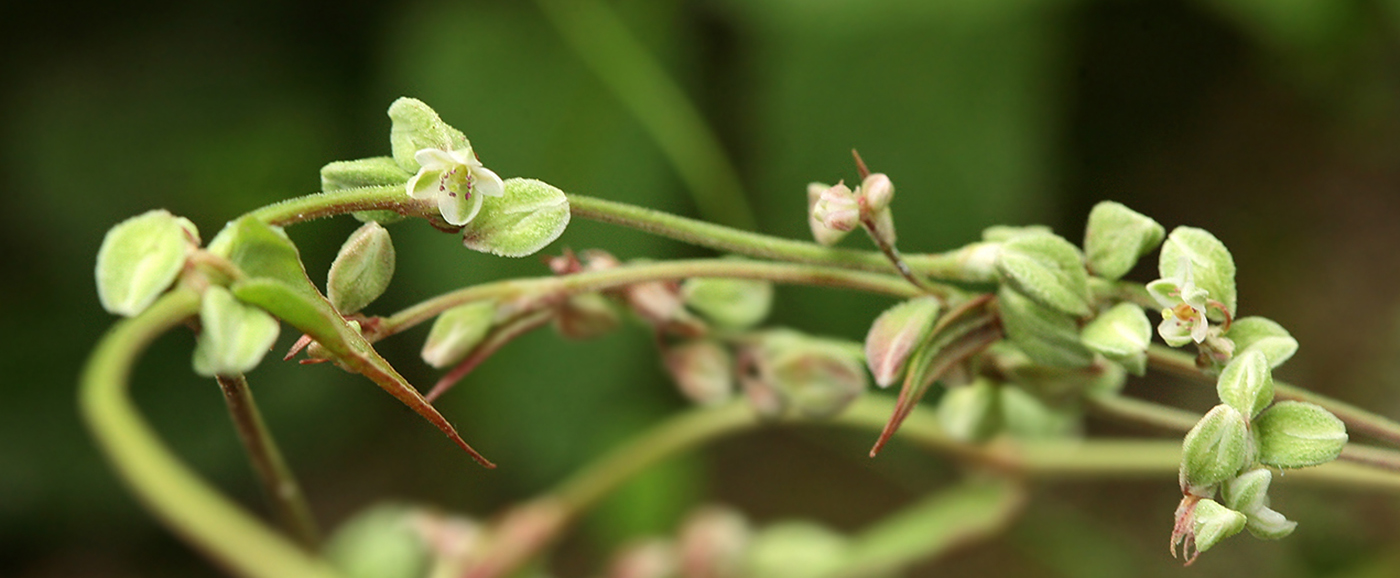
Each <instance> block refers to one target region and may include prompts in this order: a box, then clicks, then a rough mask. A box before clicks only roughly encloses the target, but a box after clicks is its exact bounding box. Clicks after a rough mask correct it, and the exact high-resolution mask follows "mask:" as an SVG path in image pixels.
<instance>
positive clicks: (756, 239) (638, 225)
mask: <svg viewBox="0 0 1400 578" xmlns="http://www.w3.org/2000/svg"><path fill="white" fill-rule="evenodd" d="M569 208H570V210H572V211H573V214H574V215H575V216H578V217H581V218H585V219H592V220H595V221H599V222H603V223H612V224H614V225H621V226H624V227H629V228H633V229H637V230H640V231H645V232H648V233H652V234H656V235H660V236H663V237H668V238H671V239H676V240H678V241H683V242H686V243H690V244H692V245H700V246H702V247H709V248H712V249H718V250H720V251H728V252H731V253H736V254H740V255H747V256H750V257H758V258H762V259H774V260H779V261H789V262H794V263H811V264H814V265H829V266H832V267H841V268H845V269H861V270H865V271H879V272H885V273H893V272H897V271H896V270H895V266H894V265H893V264H891V263H890V261H889V260H888V259H887V258H886V257H885V255H884V254H882V253H880V252H877V251H853V250H850V249H838V248H834V247H823V246H821V245H818V244H816V243H808V242H805V241H794V240H792V239H784V238H782V237H773V236H770V235H762V234H759V233H750V232H748V231H740V230H738V229H732V228H729V227H725V226H722V225H716V224H714V223H707V222H705V221H698V220H695V219H689V218H686V217H680V216H677V215H672V214H670V213H664V212H661V211H656V210H652V209H647V208H643V207H638V206H634V205H628V204H625V203H617V202H613V201H606V200H603V199H598V198H593V197H587V196H583V195H569ZM987 246H988V245H987V244H985V243H974V244H972V245H968V246H967V247H964V248H962V249H958V250H955V251H951V252H948V253H942V254H936V255H905V256H904V262H906V263H908V264H909V267H910V269H912V270H913V271H914V272H915V273H919V274H923V275H928V276H931V277H935V278H939V279H947V280H952V281H972V282H985V281H990V280H991V279H992V271H991V270H990V268H987V267H980V266H970V265H969V262H970V261H971V260H974V259H975V258H976V257H977V256H978V255H979V254H980V251H983V250H985V249H986V248H987Z"/></svg>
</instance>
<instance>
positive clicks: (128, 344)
mask: <svg viewBox="0 0 1400 578" xmlns="http://www.w3.org/2000/svg"><path fill="white" fill-rule="evenodd" d="M198 309H199V295H198V294H197V293H196V292H195V291H193V290H191V289H188V288H184V287H179V288H176V289H175V290H173V291H171V292H170V293H167V294H166V295H165V296H163V297H161V298H160V300H158V301H156V303H155V304H154V305H152V306H151V307H150V308H149V309H147V310H146V311H145V312H143V313H141V314H140V315H138V316H136V317H133V318H131V319H127V320H124V321H121V322H119V323H117V324H116V325H115V326H114V327H112V329H111V330H109V331H108V332H107V334H106V336H104V337H103V339H102V341H100V342H99V343H98V344H97V348H96V349H95V350H94V351H93V354H92V357H91V358H90V359H89V360H88V364H87V367H86V369H85V370H84V371H83V375H82V383H81V386H80V391H79V404H80V406H81V410H82V414H83V418H84V420H85V421H86V422H87V425H88V427H89V428H90V429H91V430H92V433H93V436H94V437H95V438H96V439H97V442H98V444H99V445H100V446H101V447H102V450H103V451H104V453H105V454H106V456H107V458H108V459H109V460H110V461H111V462H112V465H113V467H114V468H115V469H116V470H117V473H118V474H120V475H121V476H122V478H123V479H125V480H126V482H127V484H128V485H129V486H130V487H131V489H132V491H133V492H134V493H135V494H136V495H137V497H139V498H140V499H141V500H142V501H143V502H145V503H146V505H147V507H148V508H149V509H150V510H151V511H152V512H154V513H155V515H156V516H157V517H159V518H161V519H162V520H163V521H164V522H165V523H166V525H168V526H169V527H170V528H171V530H173V531H174V532H176V533H177V534H180V535H181V536H183V537H184V538H185V540H187V541H188V542H190V543H191V544H192V545H193V546H195V547H196V548H198V549H200V550H202V551H204V552H205V553H206V554H207V555H208V556H210V557H211V558H213V559H214V560H216V561H218V562H219V563H220V564H222V565H223V566H225V567H226V568H228V569H229V570H230V571H232V572H233V573H235V574H238V575H241V576H253V577H260V578H280V577H285V576H299V577H322V578H330V577H334V576H337V573H336V572H335V571H334V570H333V569H332V568H331V567H329V566H327V565H326V564H325V563H324V562H322V561H320V560H318V559H316V558H314V557H312V556H310V555H308V554H306V553H305V552H303V551H302V550H301V549H300V548H298V547H297V546H296V545H295V544H293V543H291V542H289V541H288V540H287V539H286V538H284V537H282V536H281V535H280V534H278V533H277V532H276V531H275V530H273V529H271V528H269V527H267V525H265V524H263V523H262V522H260V521H259V520H257V519H256V518H254V517H253V516H251V515H249V514H248V513H246V512H245V511H243V510H242V509H240V508H239V507H238V506H237V505H235V504H233V503H232V502H230V501H228V500H227V499H226V498H224V497H223V496H221V495H220V494H219V493H218V492H217V491H215V490H214V489H213V488H211V487H210V486H209V485H208V484H207V483H205V482H204V481H203V480H201V479H199V477H198V476H196V475H195V473H194V472H192V471H190V470H189V469H188V468H187V467H185V466H184V465H183V464H181V463H180V461H179V460H177V459H176V458H175V456H174V455H172V454H171V452H170V449H169V448H168V447H166V446H165V445H164V444H163V443H162V442H161V441H160V439H159V438H158V437H157V436H156V433H155V431H153V430H152V429H151V427H150V426H149V425H147V424H146V423H145V421H143V420H142V418H141V416H140V413H139V412H138V411H137V409H136V407H135V405H134V404H133V403H132V401H131V398H130V396H129V395H128V392H127V387H128V380H129V379H130V376H131V371H132V366H133V365H134V363H135V360H136V359H137V357H138V356H139V355H140V354H141V352H142V351H143V350H144V349H145V348H146V346H147V345H149V344H150V343H151V341H153V340H154V339H155V338H156V337H157V336H159V335H160V334H161V333H163V332H165V331H166V330H168V329H170V328H172V327H174V326H176V325H178V324H180V323H181V322H183V321H184V320H185V319H187V318H188V317H190V316H191V315H193V314H194V313H195V312H196V311H198Z"/></svg>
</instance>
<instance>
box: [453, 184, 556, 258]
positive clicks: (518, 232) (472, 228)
mask: <svg viewBox="0 0 1400 578" xmlns="http://www.w3.org/2000/svg"><path fill="white" fill-rule="evenodd" d="M504 186H505V193H504V194H503V195H501V196H498V197H493V196H483V198H482V205H481V211H480V212H479V213H477V215H476V216H475V218H473V219H472V220H471V221H470V222H468V223H467V224H466V225H465V226H464V227H463V228H462V244H463V245H466V247H467V248H468V249H471V250H473V251H480V252H483V253H491V254H493V255H499V256H502V257H524V256H526V255H533V254H534V253H536V252H538V251H539V250H540V249H543V248H544V247H545V245H548V244H550V243H553V242H554V240H555V239H558V238H559V235H562V234H564V228H565V227H567V226H568V224H569V214H570V213H569V200H568V198H567V197H565V196H564V192H563V191H561V190H559V189H557V188H554V187H552V186H550V185H549V184H547V183H544V182H542V181H537V180H534V179H507V180H506V181H505V182H504Z"/></svg>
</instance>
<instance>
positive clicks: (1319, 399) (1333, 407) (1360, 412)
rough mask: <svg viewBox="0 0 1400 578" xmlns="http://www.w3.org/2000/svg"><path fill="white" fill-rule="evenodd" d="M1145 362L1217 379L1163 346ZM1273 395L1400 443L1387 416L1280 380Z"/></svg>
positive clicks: (1397, 427)
mask: <svg viewBox="0 0 1400 578" xmlns="http://www.w3.org/2000/svg"><path fill="white" fill-rule="evenodd" d="M1147 362H1148V363H1149V364H1151V365H1152V367H1155V368H1157V369H1160V370H1162V371H1165V372H1167V373H1170V374H1173V375H1177V376H1181V377H1185V378H1187V379H1191V380H1195V381H1199V382H1203V383H1212V384H1213V383H1215V381H1216V379H1215V378H1214V377H1212V376H1210V375H1207V374H1206V373H1205V372H1204V371H1201V369H1200V368H1198V367H1196V360H1195V358H1193V357H1191V356H1190V355H1189V354H1186V353H1182V352H1180V351H1176V350H1174V349H1171V348H1168V347H1165V346H1161V345H1156V344H1153V345H1152V346H1151V347H1149V348H1148V350H1147ZM1274 394H1275V395H1277V396H1278V397H1279V398H1280V399H1291V400H1296V401H1306V402H1308V403H1313V404H1317V405H1319V406H1322V407H1323V408H1325V409H1326V410H1327V411H1330V412H1332V415H1335V416H1337V418H1338V419H1340V420H1342V422H1343V423H1345V424H1347V429H1349V430H1352V431H1355V432H1359V433H1363V434H1366V435H1369V436H1371V437H1374V438H1376V439H1378V440H1381V441H1385V442H1389V443H1392V444H1397V445H1400V423H1396V422H1395V421H1394V420H1391V419H1390V418H1387V417H1385V416H1382V415H1379V414H1375V413H1372V412H1369V411H1366V410H1364V409H1361V408H1359V407H1356V406H1354V405H1351V404H1349V403H1346V402H1343V401H1339V400H1336V399H1332V398H1330V397H1327V396H1325V395H1322V394H1318V393H1314V392H1311V391H1308V390H1306V389H1303V388H1301V387H1297V386H1294V385H1290V384H1287V383H1284V382H1282V381H1277V380H1276V381H1274Z"/></svg>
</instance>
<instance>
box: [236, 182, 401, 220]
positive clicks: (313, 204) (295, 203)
mask: <svg viewBox="0 0 1400 578" xmlns="http://www.w3.org/2000/svg"><path fill="white" fill-rule="evenodd" d="M419 205H421V203H420V202H418V201H415V200H413V199H410V198H408V192H407V191H406V190H405V189H404V187H403V186H401V185H394V186H383V187H361V188H355V189H341V190H339V191H332V192H329V193H313V194H310V195H305V196H301V197H294V198H291V199H287V200H285V201H281V202H279V203H274V204H271V205H268V206H266V207H263V208H261V209H258V210H256V211H253V212H251V213H249V214H250V215H252V216H254V217H257V218H258V219H259V220H262V221H263V222H266V223H268V224H270V225H277V226H279V227H284V226H287V225H292V224H296V223H301V222H305V221H312V220H315V219H321V218H325V217H334V216H336V215H344V214H346V213H353V212H356V211H375V210H387V211H394V212H397V213H400V214H404V215H416V214H419V212H421V211H420V210H419V209H420V207H419Z"/></svg>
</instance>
